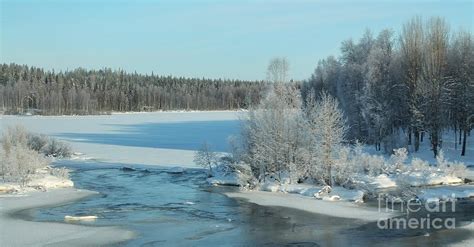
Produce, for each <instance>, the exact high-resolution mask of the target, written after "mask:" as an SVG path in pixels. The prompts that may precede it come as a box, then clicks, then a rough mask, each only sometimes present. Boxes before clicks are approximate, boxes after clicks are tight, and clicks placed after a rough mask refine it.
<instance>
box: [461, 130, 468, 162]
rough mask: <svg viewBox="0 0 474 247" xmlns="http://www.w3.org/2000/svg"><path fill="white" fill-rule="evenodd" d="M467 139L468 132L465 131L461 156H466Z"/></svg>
mask: <svg viewBox="0 0 474 247" xmlns="http://www.w3.org/2000/svg"><path fill="white" fill-rule="evenodd" d="M466 139H467V131H466V129H464V137H463V140H462V151H461V156H465V155H466Z"/></svg>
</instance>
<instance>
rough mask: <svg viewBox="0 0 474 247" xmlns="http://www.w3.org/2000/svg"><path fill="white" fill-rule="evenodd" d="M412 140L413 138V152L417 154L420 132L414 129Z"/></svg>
mask: <svg viewBox="0 0 474 247" xmlns="http://www.w3.org/2000/svg"><path fill="white" fill-rule="evenodd" d="M414 138H415V152H418V150H419V149H420V132H419V131H418V130H417V129H415V135H414Z"/></svg>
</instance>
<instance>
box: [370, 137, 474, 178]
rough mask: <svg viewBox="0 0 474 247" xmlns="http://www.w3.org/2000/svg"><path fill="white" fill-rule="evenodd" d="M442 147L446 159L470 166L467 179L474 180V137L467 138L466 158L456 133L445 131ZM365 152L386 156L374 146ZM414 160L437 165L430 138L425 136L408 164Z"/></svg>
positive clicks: (411, 155) (412, 153)
mask: <svg viewBox="0 0 474 247" xmlns="http://www.w3.org/2000/svg"><path fill="white" fill-rule="evenodd" d="M457 135H459V133H457ZM441 146H442V147H441V149H442V150H443V153H444V157H445V158H446V159H447V160H448V161H457V162H462V163H464V164H465V165H466V166H468V168H469V169H468V174H466V177H467V178H469V179H471V180H474V136H473V135H471V136H468V138H467V142H466V155H465V156H461V145H460V144H459V141H458V143H457V144H456V143H455V137H454V131H445V132H444V133H443V141H442V145H441ZM410 149H412V147H410ZM364 151H365V152H367V153H370V154H379V155H384V154H383V151H375V148H374V147H373V146H366V148H365V149H364ZM414 158H419V159H421V160H425V161H427V162H429V163H430V164H436V158H434V155H433V151H432V150H431V147H430V140H429V138H428V136H426V135H425V138H424V141H423V142H421V143H420V150H419V151H418V152H410V154H409V156H408V163H410V161H411V160H412V159H414Z"/></svg>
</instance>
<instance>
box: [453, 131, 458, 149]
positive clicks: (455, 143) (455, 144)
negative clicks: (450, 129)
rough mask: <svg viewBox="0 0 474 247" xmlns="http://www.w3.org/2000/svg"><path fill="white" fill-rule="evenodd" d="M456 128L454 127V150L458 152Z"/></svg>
mask: <svg viewBox="0 0 474 247" xmlns="http://www.w3.org/2000/svg"><path fill="white" fill-rule="evenodd" d="M457 131H458V128H456V127H454V150H458V139H457V138H458V133H457Z"/></svg>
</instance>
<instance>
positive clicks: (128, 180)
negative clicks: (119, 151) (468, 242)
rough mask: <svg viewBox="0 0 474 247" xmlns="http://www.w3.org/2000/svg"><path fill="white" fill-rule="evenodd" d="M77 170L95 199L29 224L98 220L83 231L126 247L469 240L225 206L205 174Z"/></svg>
mask: <svg viewBox="0 0 474 247" xmlns="http://www.w3.org/2000/svg"><path fill="white" fill-rule="evenodd" d="M69 165H70V164H69ZM78 167H79V168H78ZM78 167H75V168H74V169H76V171H75V172H74V173H73V174H72V179H73V181H74V182H75V184H76V187H78V188H83V189H89V190H93V191H98V192H100V194H99V195H96V196H92V197H89V198H86V199H84V200H81V201H77V202H74V203H72V204H69V205H64V206H60V207H55V208H46V209H40V210H36V211H35V212H34V217H35V219H36V220H40V221H63V219H64V216H65V215H97V216H98V217H99V219H98V220H97V221H95V222H91V223H83V224H88V225H98V226H99V225H118V226H121V227H124V228H128V229H131V230H134V231H135V232H137V233H138V237H137V238H136V239H134V240H131V241H129V242H127V243H126V245H128V246H348V245H351V246H373V245H380V246H401V245H403V246H427V245H431V246H442V245H444V244H446V243H451V242H455V241H457V240H462V239H466V238H468V237H470V234H471V233H470V232H469V231H467V230H463V229H462V228H457V229H455V230H440V231H414V230H409V231H408V230H405V231H394V230H379V229H378V228H377V225H376V224H375V223H366V222H363V221H359V220H352V219H343V218H335V217H328V216H324V215H318V214H310V213H306V212H303V211H298V210H291V209H287V208H279V207H261V206H258V205H255V204H252V203H248V202H245V201H243V200H235V199H230V198H227V197H226V196H224V195H223V194H221V193H222V192H225V191H232V190H235V189H236V188H233V187H209V186H208V185H207V184H206V183H205V182H204V181H205V174H204V173H203V172H202V171H201V170H197V169H196V170H193V169H190V170H186V171H185V172H184V173H180V174H171V173H168V172H166V169H145V168H143V169H136V170H132V171H130V170H123V169H120V168H118V167H114V168H110V167H107V168H104V167H101V166H98V165H95V164H87V165H84V164H82V165H81V166H78ZM84 167H88V168H87V169H86V168H84ZM468 205H471V206H467V207H464V208H465V209H467V210H465V211H464V213H463V212H461V211H460V212H461V213H460V214H459V215H458V216H459V217H461V218H462V217H464V218H469V217H471V218H472V215H470V214H472V211H471V210H472V205H473V204H468ZM461 208H463V207H461ZM463 215H464V216H463ZM427 233H429V235H428V234H427Z"/></svg>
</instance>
